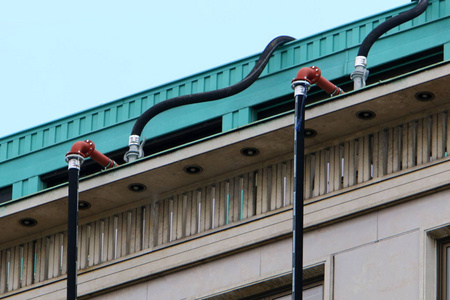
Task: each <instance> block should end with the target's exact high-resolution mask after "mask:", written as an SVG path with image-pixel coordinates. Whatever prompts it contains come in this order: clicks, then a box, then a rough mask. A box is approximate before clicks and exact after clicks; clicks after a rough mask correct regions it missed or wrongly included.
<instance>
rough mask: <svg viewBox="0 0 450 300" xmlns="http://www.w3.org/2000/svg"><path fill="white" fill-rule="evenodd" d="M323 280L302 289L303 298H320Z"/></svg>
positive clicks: (318, 299)
mask: <svg viewBox="0 0 450 300" xmlns="http://www.w3.org/2000/svg"><path fill="white" fill-rule="evenodd" d="M322 299H323V282H320V283H316V284H311V285H309V286H306V287H305V288H304V289H303V300H322Z"/></svg>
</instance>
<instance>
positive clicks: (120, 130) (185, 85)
mask: <svg viewBox="0 0 450 300" xmlns="http://www.w3.org/2000/svg"><path fill="white" fill-rule="evenodd" d="M448 1H450V0H447V1H445V0H431V1H430V5H429V7H428V9H427V12H426V13H425V14H424V15H422V16H420V17H419V18H417V19H415V20H414V21H410V22H408V23H407V24H404V25H401V26H399V27H398V28H394V29H392V30H390V31H389V32H388V33H387V34H385V35H384V36H383V37H382V38H381V39H380V40H379V41H377V42H376V43H375V45H374V47H373V49H372V50H371V53H370V55H369V68H371V67H373V66H375V65H378V64H382V63H386V62H388V61H389V60H394V59H397V58H399V57H403V56H406V55H410V54H412V53H416V52H419V51H423V50H426V49H429V48H433V47H436V46H438V45H442V44H446V43H447V42H448V41H449V40H450V38H449V34H450V31H449V30H448V28H450V24H449V23H450V22H449V21H450V19H449V15H450V7H449V6H450V5H448V3H447V2H448ZM414 5H416V4H415V3H413V4H409V5H406V6H404V7H401V8H398V9H394V10H391V11H389V12H385V13H382V14H379V15H376V16H372V17H368V18H365V19H362V20H359V21H356V22H353V23H350V24H347V25H343V26H340V27H338V28H335V29H332V30H329V31H326V32H323V33H320V34H317V35H314V36H311V37H309V38H306V39H303V40H298V41H294V42H291V43H289V44H288V45H285V46H284V47H283V48H282V49H280V50H278V51H276V52H275V53H274V55H273V57H272V59H271V60H270V62H269V64H268V66H267V67H266V69H265V70H264V72H263V73H262V75H261V78H260V79H259V80H258V81H257V82H256V83H255V84H254V86H252V87H251V88H249V89H248V90H246V91H244V92H243V93H241V94H238V95H235V96H233V97H230V98H228V99H225V100H222V101H215V102H214V103H208V104H198V105H195V106H190V107H188V108H182V109H174V110H172V111H170V112H165V113H164V116H162V117H159V116H158V117H156V118H155V120H152V123H151V124H149V125H150V127H152V128H151V130H149V128H146V130H144V134H143V135H145V136H147V137H154V136H155V135H160V134H165V133H167V132H170V131H173V130H177V129H180V128H183V127H186V126H190V125H193V124H195V123H198V122H202V121H205V120H207V119H212V118H214V117H220V116H227V115H229V114H231V115H229V116H233V112H239V111H240V110H242V109H243V108H246V107H247V108H249V107H251V106H253V105H257V104H259V103H262V102H264V101H267V100H271V99H273V98H276V97H280V96H284V95H287V94H289V93H291V89H290V86H289V82H290V80H291V79H292V78H293V77H294V76H295V74H296V71H297V70H298V69H299V68H300V67H303V66H309V65H312V64H315V65H318V66H320V67H321V69H322V72H323V73H324V74H325V76H326V77H327V78H328V79H330V80H333V79H334V78H339V77H343V76H348V75H349V74H350V73H351V72H352V71H353V63H354V57H355V56H356V53H357V47H358V46H359V44H360V43H361V42H362V40H363V39H364V38H365V36H366V35H367V34H368V33H369V32H370V31H371V30H372V29H373V28H375V27H376V26H377V25H379V24H380V23H381V22H383V21H385V20H386V19H387V18H390V17H392V16H395V15H397V14H399V13H401V12H403V11H405V10H408V9H410V8H411V7H412V6H414ZM392 45H396V46H397V47H395V48H393V47H392ZM446 49H447V50H446V52H445V53H448V47H446ZM446 57H447V58H448V55H447V56H446ZM168 59H169V58H168ZM257 59H258V56H257V55H255V56H251V57H248V58H245V59H242V60H239V61H237V62H234V63H230V64H227V65H225V66H221V67H218V68H216V69H213V70H209V71H206V72H203V73H200V74H197V75H194V76H190V77H187V78H184V79H181V80H178V81H175V82H172V83H169V84H166V85H162V86H160V87H156V88H153V89H150V90H147V91H143V92H141V93H138V94H135V95H131V96H129V97H126V98H123V99H120V100H117V101H114V102H111V103H109V104H105V105H102V106H99V107H96V108H93V109H90V110H86V111H85V112H82V113H79V114H76V115H73V116H70V117H67V118H63V119H60V120H57V121H55V122H51V123H48V124H44V125H42V126H39V127H36V128H33V129H30V130H27V131H24V132H21V133H17V134H14V135H11V136H7V137H5V138H3V139H0V169H2V170H8V169H10V168H13V167H14V168H15V169H14V170H16V172H17V173H18V174H17V175H15V176H13V177H14V178H10V177H9V176H4V175H3V174H5V172H4V171H3V172H2V171H0V187H2V186H5V185H9V184H12V183H13V182H18V181H20V180H25V179H27V178H29V177H33V176H37V175H40V174H44V173H47V172H50V171H51V170H54V169H55V168H59V167H62V166H64V160H63V156H64V154H65V152H67V151H68V149H70V146H71V144H72V143H73V141H75V140H79V139H84V138H90V139H92V140H94V141H95V143H96V144H97V147H98V148H99V150H101V151H102V152H109V151H114V150H116V149H119V148H123V147H125V146H126V144H127V138H128V134H129V133H130V132H131V128H132V126H133V124H134V120H135V119H136V118H137V117H138V116H139V115H140V114H141V113H142V112H143V111H145V110H146V109H148V108H149V107H151V106H152V105H154V104H155V103H158V102H161V101H164V100H166V99H169V98H172V97H176V96H179V95H186V94H192V93H199V92H204V91H210V90H215V89H219V88H223V87H227V86H229V85H232V84H234V83H237V82H238V81H240V80H241V79H243V78H244V77H245V76H246V75H247V74H248V72H249V71H250V70H251V68H252V67H253V66H254V64H255V62H256V60H257ZM180 114H183V118H180V117H179V116H180ZM174 120H175V121H174ZM224 120H227V117H224ZM246 120H248V122H251V120H252V118H247V119H246ZM242 122H244V121H242V120H240V121H238V122H237V123H236V122H232V123H229V124H225V123H224V126H223V128H224V129H227V128H228V129H229V128H230V127H229V126H232V127H235V126H242V125H244V124H241V123H242ZM230 124H231V125H230ZM147 127H149V126H147ZM111 136H113V137H114V139H108V138H106V137H111ZM96 139H98V140H96ZM41 149H45V152H46V154H47V156H43V157H41V154H40V152H41V151H39V150H41ZM38 153H39V155H38ZM26 154H30V155H31V156H33V157H34V158H37V157H40V158H41V159H44V157H46V158H45V159H47V160H51V163H48V164H45V165H42V168H40V169H38V170H36V167H34V168H33V170H31V169H30V168H24V167H23V166H24V165H25V163H26V161H28V160H29V159H30V157H27V159H25V157H24V156H25V155H26ZM49 154H50V155H51V156H49ZM59 156H61V158H60V157H59ZM49 157H50V158H49ZM17 158H19V159H17ZM34 161H35V160H34ZM39 172H40V173H39Z"/></svg>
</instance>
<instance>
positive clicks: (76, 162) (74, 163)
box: [66, 154, 84, 170]
mask: <svg viewBox="0 0 450 300" xmlns="http://www.w3.org/2000/svg"><path fill="white" fill-rule="evenodd" d="M66 162H67V164H68V165H69V166H68V169H78V170H80V168H81V165H82V164H83V162H84V157H83V156H82V155H81V154H68V155H66Z"/></svg>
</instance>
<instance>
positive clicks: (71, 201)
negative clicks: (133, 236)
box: [66, 140, 117, 300]
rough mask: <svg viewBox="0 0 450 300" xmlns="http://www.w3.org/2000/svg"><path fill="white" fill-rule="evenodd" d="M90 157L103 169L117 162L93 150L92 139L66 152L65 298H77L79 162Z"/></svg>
mask: <svg viewBox="0 0 450 300" xmlns="http://www.w3.org/2000/svg"><path fill="white" fill-rule="evenodd" d="M88 157H91V158H92V159H93V160H94V161H96V162H97V163H98V164H100V165H101V166H102V167H103V168H105V169H110V168H112V167H115V166H117V163H116V162H115V161H114V160H112V159H110V158H109V157H107V156H106V155H104V154H102V153H100V152H99V151H97V150H95V145H94V143H93V142H92V141H90V140H86V141H79V142H75V143H74V144H73V146H72V148H71V149H70V151H69V152H67V154H66V162H67V163H68V164H69V194H68V211H67V232H68V233H67V298H66V299H67V300H76V299H77V248H78V245H77V240H78V238H77V232H78V229H77V228H78V205H79V199H78V197H79V195H78V180H79V175H80V174H79V172H80V167H81V164H82V163H83V161H84V159H85V158H88Z"/></svg>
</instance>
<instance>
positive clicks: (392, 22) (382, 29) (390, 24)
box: [358, 0, 428, 57]
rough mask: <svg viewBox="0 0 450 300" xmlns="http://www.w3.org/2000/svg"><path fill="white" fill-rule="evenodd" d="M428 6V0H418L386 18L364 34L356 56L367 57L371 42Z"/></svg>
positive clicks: (419, 13)
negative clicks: (413, 4) (413, 5)
mask: <svg viewBox="0 0 450 300" xmlns="http://www.w3.org/2000/svg"><path fill="white" fill-rule="evenodd" d="M427 6H428V0H420V1H419V3H418V4H417V5H416V6H415V7H414V8H412V9H410V10H408V11H405V12H403V13H401V14H399V15H397V16H395V17H393V18H390V19H388V20H386V21H385V22H383V23H381V24H380V25H378V26H377V27H376V28H375V29H374V30H372V31H371V32H370V33H369V35H367V36H366V38H365V39H364V41H363V42H362V44H361V47H360V48H359V52H358V56H364V57H367V55H368V54H369V51H370V48H371V47H372V45H373V43H375V41H376V40H377V39H378V38H379V37H380V36H381V35H382V34H384V33H386V32H387V31H389V30H390V29H392V28H394V27H395V26H398V25H400V24H403V23H405V22H407V21H409V20H412V19H414V18H415V17H417V16H419V15H421V14H422V13H423V12H424V11H425V10H426V9H427Z"/></svg>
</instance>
